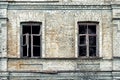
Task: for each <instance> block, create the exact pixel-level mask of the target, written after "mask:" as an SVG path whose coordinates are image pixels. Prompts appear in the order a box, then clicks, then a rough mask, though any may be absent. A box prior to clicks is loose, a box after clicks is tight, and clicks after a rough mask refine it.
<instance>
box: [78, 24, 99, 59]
mask: <svg viewBox="0 0 120 80" xmlns="http://www.w3.org/2000/svg"><path fill="white" fill-rule="evenodd" d="M78 32H79V35H78V50H79V51H78V52H79V54H78V56H79V57H96V56H98V54H97V23H78Z"/></svg>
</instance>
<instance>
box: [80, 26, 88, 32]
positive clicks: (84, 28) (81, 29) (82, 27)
mask: <svg viewBox="0 0 120 80" xmlns="http://www.w3.org/2000/svg"><path fill="white" fill-rule="evenodd" d="M86 33H87V25H79V34H86Z"/></svg>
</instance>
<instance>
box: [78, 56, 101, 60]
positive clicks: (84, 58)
mask: <svg viewBox="0 0 120 80" xmlns="http://www.w3.org/2000/svg"><path fill="white" fill-rule="evenodd" d="M78 59H83V60H92V59H102V57H78Z"/></svg>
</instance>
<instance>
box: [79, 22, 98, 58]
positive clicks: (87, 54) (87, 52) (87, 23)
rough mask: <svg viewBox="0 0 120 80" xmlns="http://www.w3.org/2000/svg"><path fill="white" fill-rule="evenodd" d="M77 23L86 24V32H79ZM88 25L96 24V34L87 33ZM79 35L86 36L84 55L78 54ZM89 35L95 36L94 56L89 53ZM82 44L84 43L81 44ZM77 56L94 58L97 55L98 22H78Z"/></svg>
mask: <svg viewBox="0 0 120 80" xmlns="http://www.w3.org/2000/svg"><path fill="white" fill-rule="evenodd" d="M79 25H87V33H86V34H79ZM88 25H96V34H89V33H88ZM80 36H85V37H86V41H85V42H86V47H87V48H86V56H80V52H79V49H80V48H79V46H80ZM89 36H95V37H96V53H95V55H96V56H90V55H89V47H90V46H89ZM83 46H84V45H83ZM78 57H81V58H96V57H99V51H98V22H78Z"/></svg>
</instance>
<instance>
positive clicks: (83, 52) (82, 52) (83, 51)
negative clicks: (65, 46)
mask: <svg viewBox="0 0 120 80" xmlns="http://www.w3.org/2000/svg"><path fill="white" fill-rule="evenodd" d="M79 55H80V56H86V46H80V47H79Z"/></svg>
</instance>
